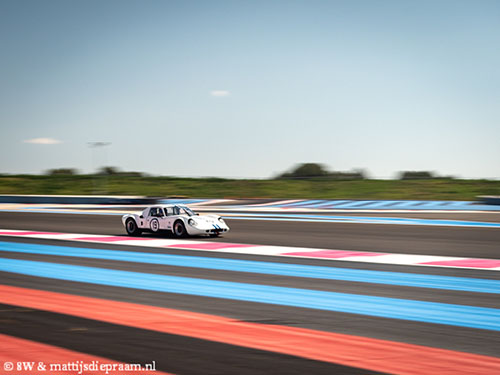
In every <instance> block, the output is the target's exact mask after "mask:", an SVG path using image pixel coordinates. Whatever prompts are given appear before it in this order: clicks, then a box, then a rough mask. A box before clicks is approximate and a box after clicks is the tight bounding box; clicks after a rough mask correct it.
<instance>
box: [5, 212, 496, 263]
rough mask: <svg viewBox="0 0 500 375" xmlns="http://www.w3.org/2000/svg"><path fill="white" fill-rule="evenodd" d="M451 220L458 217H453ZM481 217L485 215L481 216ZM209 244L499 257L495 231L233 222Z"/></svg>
mask: <svg viewBox="0 0 500 375" xmlns="http://www.w3.org/2000/svg"><path fill="white" fill-rule="evenodd" d="M454 217H455V218H461V217H462V216H461V215H458V214H455V216H454ZM485 217H489V216H488V215H485ZM227 222H228V223H229V225H230V227H231V231H230V232H229V233H228V234H227V235H225V236H224V237H221V238H217V239H207V240H208V241H221V242H236V243H248V244H261V245H282V246H296V247H310V248H322V249H341V250H361V251H380V252H388V253H405V254H426V255H443V256H457V257H476V258H492V259H497V258H499V257H500V230H498V229H497V228H468V227H444V226H443V227H429V226H414V225H390V224H351V223H308V222H288V221H287V222H280V221H267V220H231V219H228V220H227ZM0 228H4V229H29V230H45V231H53V232H68V233H92V234H113V235H123V234H124V228H123V226H122V223H121V220H120V217H119V216H107V215H71V214H66V215H63V214H46V213H17V212H0Z"/></svg>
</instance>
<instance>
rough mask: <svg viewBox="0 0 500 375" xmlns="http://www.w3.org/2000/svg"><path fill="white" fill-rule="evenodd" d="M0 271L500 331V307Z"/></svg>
mask: <svg viewBox="0 0 500 375" xmlns="http://www.w3.org/2000/svg"><path fill="white" fill-rule="evenodd" d="M0 271H5V272H14V273H18V274H23V275H30V276H36V277H46V278H51V279H57V280H68V281H76V282H82V283H91V284H97V285H109V286H116V287H124V288H133V289H141V290H151V291H157V292H164V293H176V294H187V295H193V296H204V297H214V298H224V299H231V300H237V301H248V302H257V303H267V304H273V305H282V306H293V307H302V308H309V309H318V310H327V311H335V312H343V313H351V314H362V315H369V316H375V317H383V318H390V319H402V320H411V321H417V322H425V323H436V324H446V325H452V326H459V327H470V328H478V329H487V330H493V331H500V310H498V309H492V308H485V307H473V306H462V305H451V304H444V303H436V302H422V301H413V300H404V299H396V298H385V297H375V296H364V295H356V294H345V293H334V292H325V291H318V290H308V289H297V288H284V287H278V286H267V285H255V284H244V283H235V282H229V281H219V280H206V279H194V278H188V277H177V276H165V275H155V274H147V273H138V272H129V271H118V270H108V269H103V268H94V267H82V266H74V265H66V264H54V263H45V262H33V261H27V260H17V259H1V261H0Z"/></svg>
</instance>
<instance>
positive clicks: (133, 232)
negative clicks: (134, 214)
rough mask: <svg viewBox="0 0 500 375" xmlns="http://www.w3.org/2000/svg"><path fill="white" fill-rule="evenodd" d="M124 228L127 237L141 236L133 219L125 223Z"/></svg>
mask: <svg viewBox="0 0 500 375" xmlns="http://www.w3.org/2000/svg"><path fill="white" fill-rule="evenodd" d="M125 228H126V229H127V234H128V235H129V236H138V235H140V234H141V231H140V230H139V228H138V227H137V223H136V222H135V220H134V219H128V220H127V222H126V223H125Z"/></svg>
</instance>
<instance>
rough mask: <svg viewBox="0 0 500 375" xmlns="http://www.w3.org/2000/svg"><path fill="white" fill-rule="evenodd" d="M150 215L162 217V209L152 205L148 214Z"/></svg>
mask: <svg viewBox="0 0 500 375" xmlns="http://www.w3.org/2000/svg"><path fill="white" fill-rule="evenodd" d="M149 215H150V216H155V217H162V216H163V211H162V209H161V208H160V207H153V208H152V209H151V212H150V214H149Z"/></svg>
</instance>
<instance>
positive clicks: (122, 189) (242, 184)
mask: <svg viewBox="0 0 500 375" xmlns="http://www.w3.org/2000/svg"><path fill="white" fill-rule="evenodd" d="M0 194H61V195H62V194H67V195H92V194H100V195H103V194H106V195H145V196H154V197H156V196H157V197H168V196H184V197H198V198H305V199H308V198H309V199H316V198H317V199H424V200H425V199H429V200H476V197H477V196H478V195H500V181H489V180H453V179H430V180H405V181H402V180H356V181H335V180H327V179H310V180H230V179H220V178H177V177H135V176H108V177H101V176H98V177H95V176H91V175H76V176H39V175H3V176H0Z"/></svg>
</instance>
